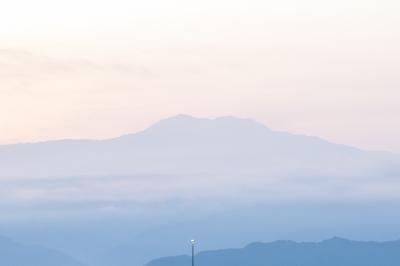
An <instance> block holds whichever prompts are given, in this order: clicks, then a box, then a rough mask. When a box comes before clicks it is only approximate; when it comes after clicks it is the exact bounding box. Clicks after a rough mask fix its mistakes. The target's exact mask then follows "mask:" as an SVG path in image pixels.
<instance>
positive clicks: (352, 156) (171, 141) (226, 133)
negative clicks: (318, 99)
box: [0, 115, 399, 178]
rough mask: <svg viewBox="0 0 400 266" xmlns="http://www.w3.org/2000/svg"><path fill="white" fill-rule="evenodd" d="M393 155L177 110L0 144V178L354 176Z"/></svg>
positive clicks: (388, 160) (379, 166)
mask: <svg viewBox="0 0 400 266" xmlns="http://www.w3.org/2000/svg"><path fill="white" fill-rule="evenodd" d="M398 159H399V158H398V157H395V156H390V155H389V154H377V153H369V152H364V151H361V150H358V149H356V148H352V147H348V146H344V145H338V144H333V143H330V142H328V141H324V140H322V139H320V138H317V137H309V136H304V135H294V134H289V133H285V132H278V131H273V130H271V129H269V128H267V127H266V126H264V125H262V124H260V123H257V122H255V121H253V120H250V119H240V118H234V117H221V118H217V119H200V118H194V117H190V116H185V115H179V116H176V117H172V118H168V119H164V120H161V121H160V122H157V123H155V124H154V125H153V126H151V127H149V128H148V129H146V130H144V131H142V132H139V133H135V134H130V135H125V136H122V137H119V138H115V139H109V140H101V141H92V140H60V141H49V142H41V143H33V144H16V145H0V167H1V169H2V172H1V173H0V178H2V177H4V178H9V177H45V178H46V177H50V176H51V177H57V176H64V177H65V176H76V175H80V176H84V175H92V176H93V175H109V174H135V173H156V174H157V173H163V174H171V175H179V174H185V175H186V174H188V173H198V172H201V173H211V174H216V173H228V174H231V173H239V174H240V173H246V174H248V173H256V174H262V175H271V174H274V173H282V172H289V173H292V172H299V171H303V172H307V173H310V172H311V173H312V172H316V173H330V174H331V173H334V174H337V173H342V174H343V173H346V174H348V175H358V174H360V173H361V172H362V173H366V172H368V171H369V170H370V169H371V168H372V169H387V168H388V167H389V169H390V170H392V166H393V165H395V163H396V162H398ZM176 165H179V166H180V167H179V168H178V169H177V167H176ZM395 169H398V168H395Z"/></svg>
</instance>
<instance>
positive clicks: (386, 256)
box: [146, 238, 400, 266]
mask: <svg viewBox="0 0 400 266" xmlns="http://www.w3.org/2000/svg"><path fill="white" fill-rule="evenodd" d="M190 260H191V259H190V256H177V257H166V258H160V259H157V260H153V261H151V262H149V263H148V264H147V265H146V266H187V265H190V264H191V261H190ZM399 262H400V241H391V242H359V241H350V240H346V239H340V238H333V239H329V240H326V241H322V242H319V243H297V242H292V241H277V242H272V243H253V244H250V245H248V246H246V247H245V248H242V249H227V250H217V251H207V252H201V253H199V254H198V255H197V256H196V265H197V266H223V265H229V266H397V265H399Z"/></svg>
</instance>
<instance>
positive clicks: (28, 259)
mask: <svg viewBox="0 0 400 266" xmlns="http://www.w3.org/2000/svg"><path fill="white" fill-rule="evenodd" d="M0 265H2V266H84V264H82V263H80V262H78V261H76V260H75V259H73V258H71V257H69V256H67V255H65V254H63V253H61V252H58V251H55V250H50V249H46V248H42V247H39V246H28V245H21V244H19V243H16V242H14V241H12V240H9V239H7V238H4V237H0Z"/></svg>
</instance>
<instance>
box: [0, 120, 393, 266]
mask: <svg viewBox="0 0 400 266" xmlns="http://www.w3.org/2000/svg"><path fill="white" fill-rule="evenodd" d="M0 169H1V171H0V202H1V204H0V213H2V216H1V217H0V234H7V235H10V236H12V237H13V238H14V239H18V241H21V242H30V243H39V244H40V245H41V246H46V247H52V248H55V249H57V250H62V251H63V252H65V253H66V254H69V255H71V256H73V257H76V258H78V259H79V260H80V261H83V262H85V263H87V264H90V265H96V266H131V265H135V266H141V265H143V264H144V263H146V262H148V261H149V260H150V259H152V258H154V257H163V256H166V255H168V254H174V253H180V252H184V251H185V248H186V247H185V245H184V244H183V243H186V241H187V239H190V238H192V237H193V238H196V239H197V238H198V239H203V241H202V246H203V248H205V249H219V248H221V247H225V246H228V245H229V246H231V247H240V246H243V245H244V244H245V243H249V242H250V241H252V240H254V239H260V240H263V241H270V240H273V239H283V238H290V239H296V240H299V239H300V240H301V239H322V238H325V237H326V236H330V235H344V236H346V237H354V238H361V239H385V238H389V237H392V236H393V235H398V234H400V231H398V229H397V228H398V226H397V224H398V223H399V222H400V207H399V206H400V205H399V198H398V195H400V194H399V192H400V186H399V185H400V184H399V180H400V179H399V177H400V158H399V156H397V155H393V154H389V153H384V152H369V151H363V150H360V149H357V148H354V147H349V146H345V145H338V144H334V143H330V142H328V141H325V140H322V139H320V138H317V137H310V136H304V135H294V134H290V133H285V132H279V131H274V130H272V129H270V128H268V127H266V126H264V125H262V124H260V123H258V122H256V121H254V120H251V119H241V118H235V117H221V118H216V119H202V118H194V117H191V116H186V115H179V116H175V117H171V118H168V119H164V120H161V121H159V122H157V123H155V124H154V125H152V126H150V127H149V128H147V129H145V130H143V131H141V132H138V133H135V134H129V135H124V136H121V137H118V138H114V139H108V140H60V141H49V142H41V143H32V144H16V145H3V146H0ZM360 217H362V218H360ZM360 219H362V221H363V226H362V227H360V226H359V221H360ZM9 221H13V222H11V223H12V224H11V225H10V222H9ZM15 221H16V222H15ZM32 221H39V222H37V223H34V222H32ZM92 262H93V263H92Z"/></svg>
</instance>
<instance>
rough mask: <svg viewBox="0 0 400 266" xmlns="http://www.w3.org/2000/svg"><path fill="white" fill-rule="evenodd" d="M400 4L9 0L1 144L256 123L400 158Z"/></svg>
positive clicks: (2, 34)
mask: <svg viewBox="0 0 400 266" xmlns="http://www.w3.org/2000/svg"><path fill="white" fill-rule="evenodd" d="M399 10H400V3H399V2H398V1H394V0H393V1H392V0H381V1H378V0H364V1H361V0H346V1H344V0H338V1H320V0H318V1H317V0H304V1H296V0H282V1H265V0H264V1H261V0H247V1H238V0H229V1H228V0H217V1H216V0H214V1H211V0H204V1H192V0H185V1H183V0H163V1H161V0H149V1H137V0H130V1H125V0H114V1H105V0H102V1H101V0H98V1H88V0H80V1H77V0H70V1H54V0H52V1H50V0H38V1H28V0H13V1H4V2H2V4H1V9H0V143H1V144H8V143H17V142H32V141H42V140H49V139H65V138H94V139H103V138H109V137H115V136H118V135H122V134H126V133H130V132H136V131H138V130H142V129H143V128H145V127H147V126H149V125H150V124H152V123H154V122H156V121H157V120H159V119H162V118H165V117H168V116H172V115H176V114H181V113H184V114H190V115H194V116H199V117H218V116H225V115H233V116H238V117H249V118H253V119H255V120H258V121H260V122H262V123H263V124H265V125H267V126H269V127H270V128H273V129H276V130H282V131H289V132H293V133H301V134H307V135H315V136H320V137H322V138H325V139H327V140H330V141H333V142H336V143H343V144H348V145H353V146H357V147H360V148H363V149H369V150H387V151H392V152H396V153H400V138H399V137H398V136H399V135H400V122H399V119H398V114H399V113H400V105H399V102H400V78H399V73H398V71H399V70H398V69H399V67H398V66H399V63H400V49H399V47H400V30H399V27H398V25H400V24H399V23H400V17H399V16H398V12H399Z"/></svg>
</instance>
